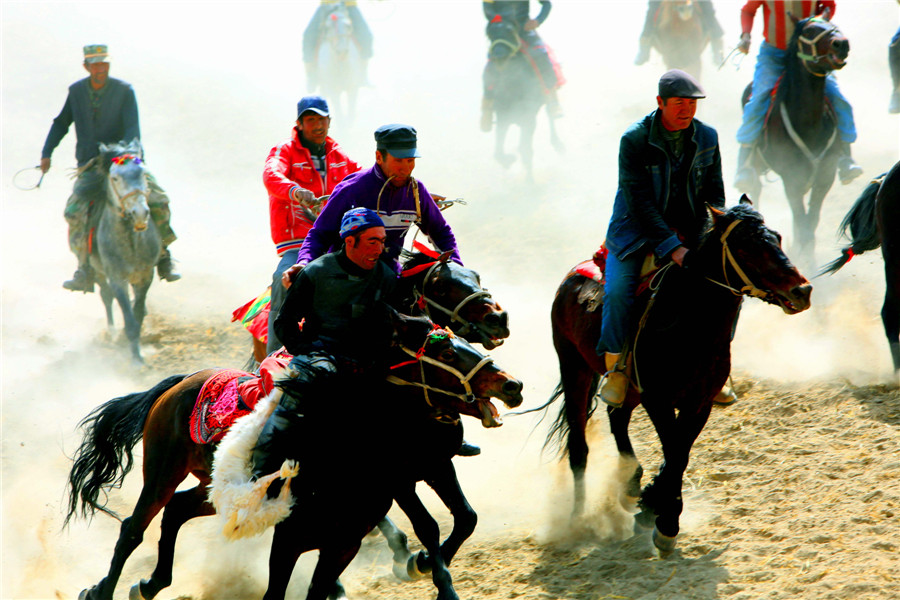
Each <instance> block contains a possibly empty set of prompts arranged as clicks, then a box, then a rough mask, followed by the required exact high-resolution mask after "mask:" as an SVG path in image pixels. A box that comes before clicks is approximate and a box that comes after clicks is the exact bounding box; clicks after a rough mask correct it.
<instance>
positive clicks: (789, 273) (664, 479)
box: [541, 197, 812, 554]
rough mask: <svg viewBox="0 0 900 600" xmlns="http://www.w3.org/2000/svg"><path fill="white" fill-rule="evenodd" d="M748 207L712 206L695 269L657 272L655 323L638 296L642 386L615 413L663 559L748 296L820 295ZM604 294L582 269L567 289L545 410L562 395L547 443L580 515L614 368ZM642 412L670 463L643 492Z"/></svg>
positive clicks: (634, 485) (637, 374)
mask: <svg viewBox="0 0 900 600" xmlns="http://www.w3.org/2000/svg"><path fill="white" fill-rule="evenodd" d="M745 201H746V197H744V198H742V203H741V204H740V205H738V206H735V207H733V208H731V209H730V210H728V211H727V212H724V213H723V212H719V211H717V210H714V209H710V210H711V213H712V215H713V225H712V227H711V229H710V230H709V231H708V232H707V233H706V235H705V236H704V239H703V241H702V242H701V244H700V246H699V247H698V248H697V249H696V250H694V251H692V253H693V254H694V258H693V259H692V262H691V263H690V266H689V267H688V268H678V267H676V266H674V265H670V266H665V267H663V268H662V269H660V271H658V272H657V275H656V276H655V278H654V280H653V284H652V288H653V289H655V292H654V294H653V296H654V298H655V299H654V300H653V301H652V302H651V305H652V306H651V308H650V309H649V310H646V314H644V313H645V308H646V306H647V295H644V296H642V297H641V298H639V300H638V303H637V304H636V306H635V311H634V312H635V314H636V321H637V318H640V317H642V316H643V317H642V320H643V321H644V323H643V327H642V328H641V329H640V331H639V333H638V337H637V341H636V343H635V344H634V348H635V350H634V354H633V367H634V379H633V383H634V384H635V385H636V386H638V387H637V388H636V387H634V386H632V387H631V388H630V389H629V392H628V395H627V397H626V399H625V404H624V405H623V406H622V407H621V408H618V409H613V408H608V409H607V414H608V417H609V423H610V429H611V431H612V434H613V436H614V437H615V441H616V446H617V448H618V450H619V453H620V456H621V457H622V458H623V459H625V461H627V462H628V463H629V464H633V465H635V470H634V473H633V475H632V476H631V478H630V481H629V484H628V489H627V490H625V492H624V496H623V497H622V504H623V506H626V508H629V509H633V508H634V502H637V503H638V505H639V507H640V508H641V513H640V514H639V515H637V517H636V519H637V520H638V523H639V524H641V525H645V524H646V525H647V526H648V527H650V526H652V524H653V522H654V519H655V529H654V535H653V537H654V542H655V544H656V546H657V548H658V549H659V550H660V552H661V553H662V554H666V553H669V552H671V551H672V550H673V549H674V545H675V537H676V536H677V534H678V530H679V515H680V514H681V510H682V501H681V486H682V478H683V475H684V471H685V469H686V468H687V465H688V459H689V456H690V451H691V447H692V445H693V443H694V441H695V440H696V438H697V436H698V435H699V434H700V432H701V430H702V429H703V426H704V425H705V424H706V420H707V418H708V417H709V414H710V409H711V407H712V402H713V397H714V396H715V395H716V393H717V392H718V391H719V390H720V389H722V386H723V385H724V384H725V381H726V379H727V377H728V374H729V372H730V370H731V349H730V346H731V332H732V327H733V324H734V322H735V319H736V316H737V312H738V309H739V307H740V304H741V301H742V297H743V296H744V295H752V296H755V297H758V298H761V299H762V300H763V301H765V302H768V303H770V304H774V305H776V306H779V307H781V308H782V309H783V310H784V312H786V313H788V314H794V313H798V312H800V311H803V310H806V309H807V308H809V305H810V304H809V299H810V293H811V291H812V286H811V285H810V284H809V282H808V281H807V280H806V279H805V278H804V277H803V276H802V275H801V274H800V273H799V272H798V271H797V269H796V268H795V267H794V266H793V265H792V264H791V262H790V260H788V258H787V256H785V254H784V252H783V251H782V249H781V238H780V236H779V235H778V234H777V233H776V232H774V231H772V230H771V229H769V228H768V227H766V226H765V224H764V223H763V219H762V217H761V216H760V214H759V213H758V212H756V211H755V210H753V209H752V208H751V207H750V206H749V201H746V203H745ZM598 285H601V284H598V283H596V282H595V281H594V280H593V279H591V278H589V277H586V276H584V275H581V274H579V273H577V272H576V271H575V270H573V271H571V272H570V273H569V274H568V275H567V276H566V278H565V279H564V280H563V282H562V284H561V285H560V286H559V289H558V290H557V293H556V298H555V299H554V301H553V307H552V312H551V322H552V327H553V344H554V347H555V348H556V353H557V356H558V358H559V369H560V376H561V383H560V385H559V386H557V389H556V391H555V393H554V395H553V397H552V398H551V399H550V401H549V402H548V403H547V404H546V405H544V407H546V406H549V404H551V403H552V402H554V401H556V400H557V399H558V398H560V397H562V398H563V405H562V407H561V408H560V412H559V415H558V417H557V418H556V421H555V423H554V425H553V427H552V428H551V431H550V433H549V435H548V437H547V443H548V444H549V445H552V444H554V443H556V444H559V446H560V448H561V451H562V453H563V454H568V457H569V466H570V467H571V469H572V473H573V475H574V478H575V503H574V511H573V517H576V518H577V517H580V516H581V514H582V513H583V510H584V504H585V485H584V473H585V468H586V466H587V455H588V446H587V441H586V439H585V427H586V426H587V422H588V420H589V419H590V417H591V415H592V414H593V412H594V410H595V409H596V406H597V403H596V400H595V394H596V392H597V385H598V381H599V377H600V374H602V373H604V372H605V371H606V368H605V366H604V362H603V358H602V357H601V356H598V355H597V353H596V351H595V347H596V344H597V340H598V339H599V338H600V329H601V319H602V312H603V310H602V303H601V304H599V305H597V306H596V307H594V306H593V305H591V304H590V303H587V302H586V299H587V298H590V297H591V296H592V295H595V294H592V293H591V286H594V289H595V290H596V288H597V286H598ZM601 291H602V288H601ZM638 390H640V392H639V391H638ZM638 404H642V405H643V406H644V410H645V411H646V412H647V415H648V416H649V417H650V420H651V421H652V422H653V425H654V427H655V428H656V431H657V433H658V434H659V439H660V442H661V444H662V449H663V455H664V457H665V461H664V463H663V465H662V468H661V470H660V471H659V473H658V474H657V475H656V477H654V479H653V481H652V482H651V483H650V484H648V485H647V486H646V487H645V488H644V489H643V491H641V488H640V482H641V477H642V474H643V469H642V468H641V466H640V464H639V463H638V461H637V458H636V457H635V453H634V448H633V447H632V445H631V441H630V440H629V438H628V423H629V421H630V420H631V414H632V411H634V409H635V408H636V407H637V406H638ZM544 407H541V408H544Z"/></svg>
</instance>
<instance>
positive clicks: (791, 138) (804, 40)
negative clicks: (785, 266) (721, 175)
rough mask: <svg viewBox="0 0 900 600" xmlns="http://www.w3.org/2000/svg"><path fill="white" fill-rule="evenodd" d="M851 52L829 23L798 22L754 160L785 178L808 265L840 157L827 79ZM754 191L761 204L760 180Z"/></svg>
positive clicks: (744, 100)
mask: <svg viewBox="0 0 900 600" xmlns="http://www.w3.org/2000/svg"><path fill="white" fill-rule="evenodd" d="M849 52H850V42H849V41H848V40H847V38H846V37H844V35H843V34H842V33H841V31H840V29H838V28H837V26H835V25H834V24H832V23H831V22H830V21H826V20H823V19H821V18H816V17H811V18H808V19H804V20H802V21H799V22H797V23H796V26H795V28H794V33H793V35H792V36H791V39H790V42H789V43H788V46H787V57H788V58H787V66H786V69H785V72H784V75H783V76H782V78H781V80H780V83H779V84H778V87H777V89H776V92H775V97H774V98H773V100H772V106H771V109H770V111H769V117H768V121H767V123H766V125H765V127H764V129H763V135H762V138H761V139H760V142H759V145H758V147H757V150H756V152H755V153H754V157H753V159H752V160H753V165H754V167H755V168H756V170H757V172H758V173H761V174H762V173H764V172H765V171H766V170H768V169H772V170H773V171H775V172H776V173H777V174H778V175H779V176H780V177H781V180H782V183H783V184H784V193H785V195H786V196H787V200H788V203H789V205H790V207H791V213H792V216H793V235H794V239H793V247H794V248H796V253H797V256H798V257H800V258H801V259H802V260H806V261H808V262H812V261H813V260H814V254H815V234H816V227H818V224H819V214H820V212H821V210H822V202H823V201H824V200H825V196H826V195H827V194H828V191H829V190H831V186H832V185H833V184H834V176H835V172H836V170H837V163H838V158H839V157H840V153H841V148H840V143H839V142H838V130H837V119H836V117H835V115H834V113H833V111H832V109H831V107H830V106H829V105H828V104H827V103H826V101H825V78H826V77H827V76H828V74H829V73H831V72H832V71H835V70H839V69H842V68H843V67H844V65H845V64H846V62H847V55H848V54H849ZM751 86H752V84H751V85H748V86H747V88H746V89H745V91H744V94H743V98H742V105H743V104H746V103H747V100H748V98H749V94H750V91H751ZM751 188H752V189H750V190H748V194H749V195H750V197H751V198H753V199H754V200H756V201H757V203H758V201H759V196H760V192H761V190H762V184H761V183H760V182H759V180H758V179H757V180H756V181H755V183H754V184H753V185H752V186H751ZM807 192H808V193H809V200H808V204H805V203H804V196H805V195H806V194H807Z"/></svg>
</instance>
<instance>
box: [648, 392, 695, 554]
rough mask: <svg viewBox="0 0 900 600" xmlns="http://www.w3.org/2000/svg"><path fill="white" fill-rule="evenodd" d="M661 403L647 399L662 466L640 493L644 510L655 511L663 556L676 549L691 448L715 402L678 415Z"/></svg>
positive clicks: (655, 541) (655, 538) (655, 537)
mask: <svg viewBox="0 0 900 600" xmlns="http://www.w3.org/2000/svg"><path fill="white" fill-rule="evenodd" d="M660 404H663V403H661V402H654V401H653V400H647V401H645V402H644V407H645V409H646V411H647V415H648V416H649V417H650V421H651V422H652V423H653V426H654V427H655V428H656V432H657V434H658V435H659V440H660V442H661V444H662V448H663V465H662V468H661V469H660V471H659V473H658V474H657V475H656V477H654V478H653V481H652V482H651V483H650V484H649V485H648V486H647V487H645V488H644V490H643V492H642V493H641V508H642V510H650V511H652V512H653V513H655V514H656V521H655V523H656V527H655V528H654V530H653V544H654V545H655V546H656V548H657V550H659V553H660V555H661V556H668V555H669V554H671V553H672V552H673V551H674V550H675V538H676V537H677V536H678V531H679V517H680V516H681V511H682V510H683V508H684V502H683V500H682V497H681V488H682V484H683V479H684V471H685V470H686V469H687V465H688V460H689V459H690V454H691V448H692V447H693V445H694V441H695V440H696V439H697V436H698V435H700V432H701V431H702V430H703V427H704V425H706V421H707V419H708V418H709V412H710V409H711V408H712V403H707V404H705V405H703V406H699V407H697V408H696V410H695V411H693V412H692V411H690V410H682V411H680V412H679V414H678V416H677V417H675V411H674V409H673V408H672V407H671V406H666V407H664V408H659V405H660Z"/></svg>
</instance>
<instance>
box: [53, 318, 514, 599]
mask: <svg viewBox="0 0 900 600" xmlns="http://www.w3.org/2000/svg"><path fill="white" fill-rule="evenodd" d="M393 326H394V344H393V346H392V347H391V348H390V350H389V351H388V353H387V356H386V357H385V359H386V360H385V362H386V364H388V365H390V366H391V368H390V370H389V372H390V377H389V379H388V380H387V381H385V382H383V383H379V382H371V385H367V386H366V387H365V389H360V386H359V384H358V383H357V384H356V386H355V387H352V389H351V386H348V385H347V384H346V382H337V385H339V386H340V387H339V389H337V390H335V389H333V388H332V387H328V388H327V389H322V390H318V389H317V390H316V391H315V393H312V394H311V395H306V396H304V398H305V400H304V404H303V406H304V415H305V416H307V417H308V418H310V419H315V423H316V424H317V426H316V427H310V428H306V429H304V430H303V435H301V436H295V437H292V438H291V439H289V440H287V441H286V442H285V444H286V445H293V450H296V452H297V453H296V454H293V455H292V456H295V457H297V458H298V460H299V463H300V471H299V475H298V476H297V477H295V478H293V479H292V480H289V481H290V491H291V493H292V494H293V496H294V498H295V499H296V503H295V504H294V506H293V509H291V511H290V514H289V516H287V517H286V518H285V520H283V521H281V522H280V523H278V524H277V525H276V526H275V534H274V537H273V541H272V550H271V555H270V560H269V587H268V590H267V592H266V595H265V598H266V599H267V600H273V599H276V598H284V593H285V589H286V588H287V585H288V581H289V579H290V576H291V572H292V571H293V568H294V565H295V563H296V561H297V559H298V557H299V556H300V554H301V553H303V552H307V551H309V550H312V549H319V550H320V553H319V559H318V563H317V565H316V569H315V572H314V573H313V576H312V581H311V583H310V589H309V592H308V595H307V598H308V599H309V600H324V598H326V597H328V598H339V597H342V596H341V595H340V593H341V591H342V590H341V589H340V584H339V583H336V581H337V578H338V576H339V575H340V574H341V572H342V571H343V570H344V568H345V567H346V566H347V564H349V562H350V561H351V559H352V558H353V557H354V556H355V555H356V553H357V551H358V550H359V546H360V542H361V540H362V538H363V537H364V536H365V535H366V533H367V532H369V531H370V530H371V529H372V528H373V527H374V526H375V525H376V524H377V523H378V522H379V521H380V520H381V519H382V518H383V517H384V516H385V514H386V513H387V511H388V509H389V508H390V506H391V503H392V501H393V500H396V501H397V503H398V505H399V506H400V507H401V508H402V509H403V510H404V512H406V514H407V516H409V518H410V521H411V523H412V524H413V527H414V529H415V531H416V534H417V535H418V536H419V539H420V541H421V542H422V544H423V546H424V547H425V548H426V550H427V555H426V554H424V553H420V554H419V555H417V556H415V557H413V560H414V561H415V563H416V566H417V567H421V566H423V565H422V564H421V561H422V560H426V562H427V563H429V564H427V566H428V567H429V568H430V569H432V572H433V581H434V583H435V586H436V587H438V589H439V590H440V593H439V595H438V598H441V599H442V600H443V599H452V598H456V597H457V596H456V594H455V592H454V591H453V585H452V579H451V577H450V573H449V571H448V570H447V565H448V564H449V563H450V561H451V560H452V558H453V556H454V555H455V554H456V552H457V551H458V550H459V547H460V545H461V544H462V543H463V542H464V541H465V539H466V538H467V537H468V536H469V535H470V534H471V533H472V531H473V530H474V528H475V522H476V520H477V515H475V512H474V511H473V510H472V508H471V506H469V504H468V502H467V501H466V499H465V497H464V495H463V493H462V490H461V489H460V486H459V482H458V481H457V479H456V472H455V470H454V468H453V463H452V460H451V459H452V457H453V456H454V455H455V454H456V451H457V450H458V449H459V446H460V444H461V442H462V425H461V422H460V415H463V414H465V415H470V416H472V417H475V418H477V419H479V420H480V421H481V422H482V424H483V425H484V426H485V427H496V426H499V425H500V422H499V420H498V419H497V409H496V407H494V406H493V404H492V402H491V398H497V399H500V400H502V401H503V402H504V403H505V404H506V405H507V406H509V407H515V406H518V405H520V404H521V403H522V383H521V382H520V381H518V380H516V379H514V378H513V377H511V376H510V375H509V374H507V373H506V372H505V371H503V370H502V369H500V367H498V366H497V365H496V364H494V363H493V361H492V360H491V359H490V358H488V357H486V356H484V355H483V354H481V353H480V352H478V351H477V350H475V349H474V348H473V347H472V346H471V345H469V344H468V343H467V342H465V341H463V340H462V339H461V338H457V337H455V336H453V335H452V334H450V333H449V332H447V331H446V330H441V329H437V328H435V327H434V324H433V323H431V321H429V320H428V319H426V318H414V317H405V316H402V315H395V318H394V323H393ZM218 372H219V371H218V370H215V369H207V370H203V371H199V372H197V373H195V374H193V375H190V376H184V375H177V376H173V377H169V378H167V379H165V380H164V381H162V382H160V383H159V384H157V385H156V386H155V387H153V388H152V389H151V390H148V391H146V392H140V393H135V394H129V395H127V396H123V397H121V398H115V399H113V400H110V401H108V402H106V403H105V404H103V405H101V406H99V407H97V408H96V409H94V410H93V411H92V412H91V413H90V414H89V415H88V416H87V417H86V418H85V419H84V420H83V421H82V428H83V430H84V438H83V441H82V443H81V446H80V447H79V448H78V450H77V452H76V453H75V458H74V464H73V466H72V470H71V472H70V474H69V500H68V513H67V516H66V522H67V523H68V522H69V520H70V519H71V518H72V517H74V516H76V515H78V514H82V515H85V516H87V515H91V514H93V513H95V512H96V511H103V512H106V513H109V514H113V513H112V511H111V510H110V509H109V508H108V507H107V506H106V492H107V491H108V490H110V489H112V488H116V487H119V486H120V485H121V484H122V482H123V480H124V478H125V476H126V475H127V474H128V473H129V471H130V470H131V468H132V466H133V450H132V448H133V446H134V445H135V444H137V442H138V441H140V440H141V439H142V438H143V449H144V450H143V474H144V486H143V489H142V490H141V494H140V497H139V498H138V501H137V504H136V505H135V507H134V510H133V512H132V514H131V516H129V517H128V518H126V519H124V520H123V521H122V527H121V530H120V534H119V539H118V541H117V543H116V546H115V551H114V553H113V558H112V561H111V563H110V567H109V572H108V574H107V575H106V577H104V578H103V579H102V580H101V581H100V582H99V583H97V584H96V585H95V586H93V587H91V588H89V589H86V590H84V591H82V592H81V594H80V595H79V599H80V600H111V598H112V596H113V591H114V590H115V588H116V585H117V582H118V580H119V577H120V576H121V574H122V569H123V567H124V564H125V562H126V560H127V559H128V557H129V556H130V555H131V554H132V553H133V552H134V550H135V548H137V547H138V545H139V544H140V543H141V540H142V539H143V535H144V531H145V530H146V528H147V526H148V525H149V524H150V522H151V521H152V520H153V519H154V518H155V516H156V515H157V514H158V513H159V512H160V511H163V516H162V524H161V527H162V532H161V535H160V541H159V550H158V559H157V565H156V568H155V569H154V571H153V574H152V575H151V577H150V579H148V580H143V581H141V582H140V583H137V584H135V585H134V587H132V590H131V594H130V595H129V597H130V598H135V599H137V598H140V599H142V600H152V599H153V598H155V597H156V596H157V595H158V594H159V592H160V591H161V590H162V589H163V588H165V587H167V586H168V585H170V584H171V582H172V567H173V559H174V551H175V541H176V537H177V535H178V532H179V529H180V528H181V526H182V525H184V524H185V523H186V522H187V521H189V520H191V519H193V518H195V517H200V516H208V515H212V514H214V513H215V510H216V508H215V507H214V506H213V504H212V503H211V501H210V496H209V494H210V485H211V483H212V481H213V475H212V469H213V457H214V452H215V450H216V445H217V444H218V441H217V439H218V438H212V439H211V440H209V441H208V442H206V443H202V442H200V441H196V440H195V436H194V435H193V434H192V430H194V431H195V430H196V428H195V427H193V426H192V423H194V421H193V419H192V416H191V415H192V412H194V410H195V405H196V403H197V400H198V394H200V392H201V390H202V389H203V388H204V386H205V384H206V383H207V382H208V381H209V380H210V379H211V378H213V377H214V376H215V375H216V374H217V373H218ZM332 381H333V380H332ZM279 385H282V384H279ZM283 385H284V386H285V389H284V393H286V394H291V393H292V391H291V381H290V380H288V381H286V382H284V384H283ZM330 385H331V384H329V386H330ZM306 391H307V392H309V390H306ZM275 394H276V395H275V396H270V397H267V398H266V399H264V400H260V401H259V405H260V406H264V404H263V403H269V407H270V408H271V407H272V403H275V404H277V402H278V398H280V395H279V394H280V392H278V391H276V392H275ZM312 398H314V399H315V401H311V399H312ZM266 416H267V415H266V414H262V416H261V417H260V414H258V413H250V414H249V415H247V416H246V417H244V418H247V419H250V418H260V419H261V421H262V422H264V421H265V418H266ZM235 426H236V427H241V426H242V421H238V422H237V423H236V424H235ZM260 427H261V424H260ZM251 430H252V428H251ZM225 443H228V438H227V437H226V438H225V440H223V444H225ZM253 443H255V442H254V441H251V442H250V445H251V446H252V445H253ZM230 449H231V450H234V451H237V447H230ZM225 454H228V453H225ZM235 456H237V455H235ZM215 457H216V469H219V467H220V464H219V463H220V461H223V460H225V459H224V458H222V457H221V456H220V454H219V453H216V454H215ZM229 460H234V459H229ZM237 460H238V462H241V461H242V460H243V459H242V458H241V457H240V456H238V457H237ZM243 465H244V463H242V466H241V468H244V466H243ZM188 475H194V476H195V477H196V478H197V479H198V480H199V483H198V484H197V486H195V487H193V488H190V489H183V490H180V491H176V490H177V488H178V487H179V486H180V485H181V484H182V482H184V480H185V479H186V478H187V477H188ZM423 479H425V480H427V481H428V483H429V484H430V485H431V486H432V487H433V488H434V489H435V491H436V493H437V494H438V495H439V496H440V497H441V499H442V500H444V502H446V503H447V504H448V506H450V508H451V510H452V512H453V515H454V518H455V522H454V527H453V531H452V532H451V534H450V536H449V537H448V538H447V540H445V542H444V543H443V544H442V543H441V542H440V531H439V529H438V526H437V523H436V522H435V521H434V519H433V518H432V517H431V515H429V514H428V511H427V510H426V509H425V507H424V506H423V505H422V503H421V501H420V500H419V498H418V496H417V495H416V491H415V484H416V482H417V481H420V480H423ZM226 483H227V482H226ZM226 488H227V486H223V487H222V488H217V489H214V490H213V492H214V493H215V492H218V491H220V490H225V489H226ZM261 491H262V492H263V493H265V489H264V488H263V489H262V490H261ZM223 495H224V492H223V494H222V495H220V496H218V497H220V498H221V497H223ZM232 514H234V515H237V518H238V519H240V518H241V515H240V514H238V513H232ZM457 519H458V520H457ZM238 522H239V521H229V525H233V524H237V523H238ZM229 531H231V530H230V529H229ZM404 542H405V537H404V540H402V541H401V545H403V546H405V543H404ZM392 548H394V546H393V545H392ZM394 549H395V552H396V551H397V549H396V548H394ZM406 553H407V555H408V550H406ZM395 558H396V555H395ZM402 567H403V568H406V567H407V564H406V563H404V564H403V565H402ZM218 595H219V596H222V595H224V596H227V593H222V594H218Z"/></svg>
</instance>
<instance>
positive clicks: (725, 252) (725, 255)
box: [706, 219, 772, 300]
mask: <svg viewBox="0 0 900 600" xmlns="http://www.w3.org/2000/svg"><path fill="white" fill-rule="evenodd" d="M742 222H743V220H742V219H735V220H734V221H733V222H732V223H731V224H730V225H729V226H728V227H727V228H726V229H725V231H724V232H723V233H722V235H721V237H720V238H719V241H720V242H721V243H722V277H724V279H725V283H722V282H721V281H716V280H715V279H713V278H712V277H706V279H707V280H708V281H711V282H712V283H715V284H716V285H719V286H722V287H723V288H725V289H727V290H728V291H730V292H731V293H732V294H734V295H735V296H753V297H754V298H759V299H761V300H766V299H768V298H771V296H772V292H766V291H764V290H761V289H760V288H758V287H756V285H754V283H753V282H752V281H751V280H750V278H749V277H747V274H746V273H744V270H743V269H742V268H741V266H740V265H739V264H738V262H737V259H735V257H734V253H733V252H732V251H731V248H729V247H728V236H729V235H731V232H732V231H734V229H735V227H737V226H738V225H740V224H741V223H742ZM728 264H730V265H731V268H732V269H734V272H735V273H737V275H738V277H739V278H740V279H741V282H742V283H743V284H744V285H743V287H741V288H736V287H734V286H732V285H731V282H730V281H729V279H728V267H727V265H728Z"/></svg>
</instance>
